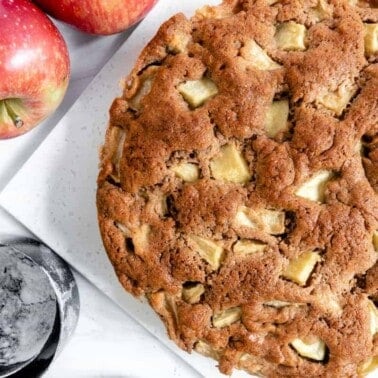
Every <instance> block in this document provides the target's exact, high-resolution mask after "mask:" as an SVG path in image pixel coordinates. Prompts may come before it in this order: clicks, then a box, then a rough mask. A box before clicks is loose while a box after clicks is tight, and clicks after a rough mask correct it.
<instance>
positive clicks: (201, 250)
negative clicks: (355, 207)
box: [190, 235, 224, 270]
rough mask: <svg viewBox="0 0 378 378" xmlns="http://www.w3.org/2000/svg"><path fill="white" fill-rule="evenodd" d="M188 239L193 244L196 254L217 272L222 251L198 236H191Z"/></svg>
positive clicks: (210, 241) (214, 244)
mask: <svg viewBox="0 0 378 378" xmlns="http://www.w3.org/2000/svg"><path fill="white" fill-rule="evenodd" d="M190 239H191V240H192V241H193V242H194V244H195V247H196V252H198V254H199V255H200V256H201V257H202V258H203V259H204V260H206V261H207V262H208V263H209V264H210V266H211V267H212V268H213V270H217V269H218V268H219V267H220V264H221V261H222V258H223V255H224V249H223V248H222V247H221V246H220V245H218V244H216V243H214V242H213V241H212V240H209V239H206V238H202V237H200V236H195V235H192V236H191V237H190Z"/></svg>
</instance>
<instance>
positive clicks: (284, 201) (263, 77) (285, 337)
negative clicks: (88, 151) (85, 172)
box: [97, 0, 378, 378]
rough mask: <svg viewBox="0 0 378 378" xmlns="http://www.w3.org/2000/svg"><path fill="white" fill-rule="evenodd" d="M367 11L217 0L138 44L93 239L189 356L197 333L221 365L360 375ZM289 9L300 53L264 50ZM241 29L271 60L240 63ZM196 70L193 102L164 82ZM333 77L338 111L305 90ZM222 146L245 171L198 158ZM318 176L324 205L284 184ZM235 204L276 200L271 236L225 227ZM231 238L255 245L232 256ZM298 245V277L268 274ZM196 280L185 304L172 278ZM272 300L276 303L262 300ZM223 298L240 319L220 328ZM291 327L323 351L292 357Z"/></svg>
mask: <svg viewBox="0 0 378 378" xmlns="http://www.w3.org/2000/svg"><path fill="white" fill-rule="evenodd" d="M377 7H378V4H377V2H376V1H349V2H348V1H344V0H328V1H326V0H319V1H318V0H303V1H300V0H296V1H289V0H281V1H276V2H275V1H268V0H225V2H224V3H223V4H222V5H220V6H218V7H213V8H211V7H208V8H204V9H202V10H201V11H199V12H198V13H197V14H196V15H195V16H194V17H193V18H192V19H190V20H188V19H186V18H185V17H184V16H183V15H182V14H178V15H176V16H174V17H173V18H171V19H170V20H169V21H167V22H166V23H165V24H163V25H162V27H161V28H160V30H159V32H158V33H157V35H156V37H155V38H154V39H153V40H152V41H151V42H150V43H149V44H148V46H147V47H146V48H145V49H144V51H143V52H142V54H141V56H140V57H139V60H138V61H137V63H136V65H135V68H134V70H133V71H132V73H131V74H130V75H129V77H128V78H127V79H126V81H125V89H124V93H123V95H122V96H121V97H120V98H118V99H116V100H115V101H114V103H113V105H112V107H111V110H110V124H109V127H108V131H107V137H106V142H105V145H104V147H103V149H102V152H101V170H100V174H99V179H98V192H97V206H98V218H99V224H100V229H101V234H102V238H103V241H104V245H105V248H106V251H107V253H108V255H109V258H110V260H111V261H112V263H113V265H114V269H115V271H116V273H117V275H118V277H119V280H120V282H121V283H122V285H123V286H124V287H125V289H126V290H127V291H129V292H131V293H132V294H133V295H136V296H141V295H145V296H146V297H147V298H148V299H149V301H150V304H151V305H152V307H153V308H154V309H155V311H156V312H157V313H158V314H159V316H160V317H161V318H162V320H163V321H164V322H165V324H166V326H167V329H168V333H169V336H170V337H171V338H172V339H173V340H174V341H175V342H176V343H177V344H178V345H179V346H180V347H181V348H183V349H185V350H187V351H189V352H191V351H192V350H193V349H194V348H196V345H198V344H197V343H198V342H202V343H206V345H207V346H208V347H209V348H210V350H211V352H209V353H208V354H210V355H212V357H214V358H217V359H218V360H219V368H220V370H221V371H222V372H223V373H226V374H229V373H231V372H232V370H233V368H242V369H245V370H247V371H248V372H250V373H252V374H253V373H254V374H258V375H262V376H266V377H291V378H292V377H298V378H299V377H340V378H345V377H358V376H362V375H363V368H362V365H363V364H364V363H365V362H366V361H368V360H369V358H371V357H373V356H378V334H377V333H376V334H375V335H374V334H372V331H371V314H370V313H369V305H368V301H369V300H371V301H378V283H377V280H378V265H377V257H378V253H377V251H376V250H375V248H374V245H373V233H374V232H375V231H376V230H377V229H378V196H377V191H378V61H377V58H378V55H377V54H376V53H375V54H370V55H369V56H367V55H366V53H365V51H364V24H363V23H378V8H377ZM319 9H320V10H319ZM319 15H320V16H319ZM289 21H294V22H296V23H298V24H302V25H304V26H305V27H306V29H307V34H306V40H305V43H306V46H305V49H304V50H303V49H302V50H295V51H294V50H284V49H280V48H279V47H278V46H277V43H276V39H275V33H276V26H277V25H278V24H282V23H285V22H289ZM252 40H254V41H255V42H256V43H257V44H258V46H260V47H261V48H262V49H263V50H264V51H265V52H266V53H267V54H268V55H269V57H270V58H271V59H272V60H273V61H274V62H276V63H277V64H278V65H276V67H275V68H274V69H269V70H262V69H258V68H256V67H254V66H253V65H250V64H249V63H248V61H247V60H246V59H245V57H243V53H242V49H243V47H244V46H246V45H247V44H248V43H249V42H250V41H252ZM204 76H205V77H207V78H209V79H211V81H212V82H214V83H215V85H216V87H217V90H218V93H217V94H216V95H215V96H213V97H211V98H209V99H207V101H205V102H204V104H203V105H201V106H198V107H196V108H195V109H193V107H190V106H189V105H188V103H187V102H186V101H185V99H184V98H183V96H182V95H181V94H180V92H179V90H178V86H179V85H180V84H181V83H184V82H186V81H190V80H192V81H194V80H200V79H201V78H202V77H204ZM146 83H147V84H146ZM343 85H347V86H348V85H349V86H350V87H353V93H352V95H351V96H349V97H350V100H349V101H348V100H347V103H346V105H345V107H344V109H342V111H341V112H340V114H335V113H337V112H333V111H332V110H330V109H328V108H327V107H325V106H322V105H321V104H320V102H321V101H320V100H319V99H320V98H321V96H322V95H324V93H329V92H332V91H337V90H338V88H340V87H342V86H343ZM140 88H144V89H142V90H141V89H140ZM282 99H284V100H288V101H289V118H288V124H287V128H286V129H285V130H284V131H281V132H279V133H277V135H275V136H274V137H268V136H267V133H266V131H265V128H264V122H265V117H266V113H267V111H268V109H269V106H270V104H271V103H272V101H273V100H282ZM227 144H232V145H233V146H235V148H236V149H237V150H238V151H239V152H240V154H241V156H242V157H243V159H244V162H245V164H246V166H247V168H248V171H249V172H250V179H248V180H246V181H247V182H233V181H227V180H226V181H222V180H219V179H215V178H214V176H213V174H212V170H211V161H212V159H213V158H214V157H215V156H218V155H219V153H220V151H221V147H222V146H224V145H227ZM180 163H191V164H192V165H195V166H196V167H198V172H199V177H198V180H192V181H190V182H188V181H187V182H185V181H184V180H183V179H182V178H181V177H179V176H178V175H176V174H175V173H174V171H173V170H172V167H174V166H177V164H180ZM323 170H325V171H329V172H332V177H331V178H330V179H329V181H328V182H327V183H326V188H325V192H324V200H323V201H320V202H317V201H311V200H309V199H306V198H303V197H300V196H298V195H296V192H297V190H298V188H299V187H300V186H301V185H302V184H303V183H304V182H306V181H307V180H308V179H309V178H311V177H312V176H313V174H315V173H316V172H319V171H323ZM243 206H244V207H247V208H250V209H271V210H278V211H281V212H284V214H285V225H284V227H285V230H284V231H283V232H271V233H269V232H267V231H266V230H261V229H258V228H257V229H256V228H250V227H245V226H237V225H236V224H235V221H234V220H235V217H236V216H237V212H238V209H240V208H241V207H243ZM193 235H195V236H196V237H201V238H205V239H206V240H211V241H213V242H215V243H217V245H219V246H221V247H222V248H223V249H222V255H221V259H220V266H219V268H218V266H216V265H215V266H214V265H212V264H211V263H209V261H207V260H206V258H204V255H201V254H200V253H198V250H197V249H196V246H195V243H194V242H193ZM245 239H248V240H253V241H258V242H259V243H260V246H261V245H264V246H265V247H263V248H264V250H263V252H257V253H252V254H247V255H244V256H243V255H241V254H240V253H239V254H238V253H236V252H235V250H234V246H235V243H236V242H237V241H238V240H245ZM304 251H316V252H317V253H318V254H319V255H320V258H321V261H320V262H319V263H317V264H316V265H315V268H314V270H313V271H312V273H311V276H310V278H309V279H308V281H307V282H306V284H305V285H299V284H297V283H295V282H293V281H291V280H289V279H286V278H285V277H283V272H284V271H285V269H286V268H287V266H288V262H289V261H292V260H293V259H296V258H297V257H298V256H299V255H301V254H302V253H303V252H304ZM199 284H201V285H202V286H198V287H199V288H200V289H201V291H200V293H199V297H198V298H197V300H193V302H195V303H189V302H188V301H187V300H185V299H184V297H183V295H182V293H183V290H186V289H187V288H190V287H193V285H199ZM274 300H279V301H282V302H286V303H290V304H291V305H285V306H282V307H274V306H269V305H266V304H267V303H269V302H271V301H274ZM235 307H239V308H240V309H241V315H240V316H239V317H237V318H236V320H234V321H232V324H228V325H226V326H224V327H218V328H217V327H216V326H215V325H214V314H217V313H219V312H220V311H223V310H226V309H232V308H235ZM296 338H300V339H302V340H308V342H311V340H314V338H317V339H321V340H322V341H323V342H324V343H325V345H326V356H325V358H324V359H323V360H322V361H314V360H311V359H308V358H305V357H302V356H301V355H300V354H299V353H298V352H297V351H296V350H295V349H294V348H293V347H291V346H290V343H291V342H292V341H293V340H294V339H296ZM246 355H248V358H245V356H246Z"/></svg>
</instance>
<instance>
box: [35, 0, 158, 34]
mask: <svg viewBox="0 0 378 378" xmlns="http://www.w3.org/2000/svg"><path fill="white" fill-rule="evenodd" d="M34 2H35V3H36V4H38V5H39V6H40V7H41V9H43V10H44V11H45V12H47V13H49V14H50V15H51V16H53V17H55V18H57V19H58V20H61V21H64V22H66V23H68V24H71V25H73V26H76V27H77V28H79V29H80V30H82V31H84V32H87V33H92V34H102V35H106V34H114V33H118V32H121V31H123V30H126V29H127V28H128V27H129V26H131V25H132V24H134V23H136V22H137V21H139V20H140V19H142V18H143V16H144V15H145V14H146V13H147V12H148V11H149V10H150V9H151V8H152V6H153V5H154V4H155V2H156V0H34Z"/></svg>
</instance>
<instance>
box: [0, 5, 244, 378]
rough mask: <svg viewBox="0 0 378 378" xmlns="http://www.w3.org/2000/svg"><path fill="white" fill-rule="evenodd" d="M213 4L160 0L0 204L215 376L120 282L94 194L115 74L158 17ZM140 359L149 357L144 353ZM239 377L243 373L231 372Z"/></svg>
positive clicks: (128, 65)
mask: <svg viewBox="0 0 378 378" xmlns="http://www.w3.org/2000/svg"><path fill="white" fill-rule="evenodd" d="M218 3H220V0H190V1H189V0H186V1H172V0H160V2H159V3H158V4H157V5H156V7H155V8H154V9H153V11H152V12H151V13H150V14H149V15H148V16H147V18H146V19H145V20H144V21H143V22H142V23H141V24H140V25H139V26H138V27H137V29H136V30H135V31H134V33H133V34H132V35H131V37H130V38H129V39H128V40H127V41H126V43H125V44H124V45H123V46H122V47H121V48H120V49H119V51H118V52H117V53H116V54H115V55H114V56H113V57H112V58H111V59H110V60H109V62H108V63H107V64H106V65H105V66H104V68H103V69H102V70H101V71H100V73H99V74H98V75H97V76H96V78H95V79H94V80H93V82H92V83H91V84H90V85H89V87H88V88H87V89H86V90H85V91H84V92H83V94H82V95H81V96H80V97H79V99H78V100H77V102H76V103H75V104H74V106H73V107H72V108H71V109H70V110H69V111H68V113H67V114H66V115H65V116H64V117H63V118H62V119H61V121H60V122H59V123H58V125H57V126H56V127H55V129H54V130H53V131H52V132H51V133H50V135H49V136H48V137H47V139H46V140H45V141H44V142H43V143H42V144H41V145H40V147H39V148H38V149H37V150H36V151H35V153H34V154H33V155H32V156H31V158H30V159H29V160H28V161H27V162H26V164H25V165H24V166H23V167H22V168H21V170H20V171H19V172H18V173H17V174H16V175H15V176H14V178H13V179H12V180H11V181H10V183H9V184H8V185H7V186H6V188H5V189H4V190H3V192H2V193H1V195H0V205H1V206H2V207H3V208H4V209H6V210H7V211H8V212H9V213H11V214H12V215H13V216H14V217H16V218H17V219H18V220H19V221H21V222H22V223H23V224H24V225H25V226H26V227H27V228H28V229H29V230H30V231H31V232H32V233H33V234H35V235H36V236H37V237H39V238H40V239H41V240H42V241H44V242H45V243H46V244H47V245H49V246H50V247H51V248H52V249H54V250H55V251H56V252H57V253H58V254H60V255H61V256H62V257H63V258H64V259H65V260H66V261H68V262H69V263H70V264H71V265H73V266H74V267H75V268H76V269H77V270H78V271H79V272H81V273H82V274H83V275H84V276H85V277H86V278H87V279H88V280H89V281H91V282H92V283H93V284H94V285H95V286H97V287H98V288H99V289H100V290H101V291H103V292H104V293H105V294H106V295H108V296H109V297H110V298H111V299H112V300H113V301H114V302H116V303H117V304H118V305H120V306H121V307H122V308H123V309H124V310H125V311H126V312H127V313H128V314H129V315H130V316H131V317H133V318H134V319H135V320H137V321H138V322H139V323H140V324H142V325H143V326H144V327H145V328H146V329H147V330H148V331H149V332H151V333H152V334H153V335H155V336H156V337H157V338H158V339H159V340H160V341H161V342H162V343H164V344H165V345H166V346H168V347H169V348H170V349H171V350H172V351H174V352H175V353H177V354H178V355H179V356H181V357H182V359H183V360H185V361H186V362H187V363H189V364H190V365H191V366H192V367H193V368H194V369H195V370H197V371H198V372H199V373H200V374H201V375H203V376H205V377H218V376H219V377H220V376H221V375H220V374H219V373H217V369H216V368H215V365H216V363H215V362H214V361H212V360H209V359H207V358H203V357H202V356H199V355H197V354H195V353H193V354H192V355H189V354H187V353H184V352H182V351H181V350H179V348H178V347H176V346H175V345H174V344H173V343H172V342H171V341H170V340H169V339H168V337H167V335H166V332H165V328H164V327H163V325H162V323H161V321H160V319H159V318H158V317H157V316H156V315H155V313H153V311H152V310H151V309H150V308H149V306H147V305H146V304H145V303H143V302H141V301H138V300H136V299H134V298H133V297H132V296H131V295H129V294H127V293H126V292H125V291H124V290H123V289H122V287H121V286H120V284H119V283H118V280H117V279H116V276H115V274H114V272H113V268H112V267H111V265H110V263H109V261H108V259H107V257H106V254H105V252H104V249H103V245H102V242H101V239H100V235H99V230H98V225H97V213H96V207H95V194H96V179H97V174H98V161H99V159H98V152H99V148H100V146H101V144H102V143H103V141H104V134H105V130H106V126H107V123H108V109H109V107H110V104H111V102H112V100H113V99H114V97H116V96H118V95H120V94H121V88H120V79H121V78H123V77H125V76H126V75H127V74H128V73H129V72H130V71H131V69H132V67H133V65H134V62H135V60H136V59H137V57H138V55H139V53H140V51H141V50H142V48H143V47H144V46H145V45H146V43H147V42H148V41H149V40H150V39H151V38H152V37H153V36H154V34H155V33H156V31H157V30H158V27H159V26H160V24H161V23H162V22H163V21H165V20H166V19H168V18H169V17H170V16H172V15H173V14H175V13H177V12H180V11H181V12H184V13H185V14H186V15H187V16H191V15H192V14H193V13H194V10H195V9H197V8H199V7H201V6H203V5H205V4H218ZM83 64H85V57H83ZM109 316H111V314H109ZM125 337H128V335H125ZM145 362H146V364H148V356H145ZM125 363H127V358H125ZM183 363H184V362H183ZM141 374H142V375H143V372H141ZM244 376H247V375H246V374H245V373H242V372H236V373H234V375H233V377H244Z"/></svg>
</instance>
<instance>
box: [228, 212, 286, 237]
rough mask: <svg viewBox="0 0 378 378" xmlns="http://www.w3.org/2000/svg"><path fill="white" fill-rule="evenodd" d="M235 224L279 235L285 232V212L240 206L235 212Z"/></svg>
mask: <svg viewBox="0 0 378 378" xmlns="http://www.w3.org/2000/svg"><path fill="white" fill-rule="evenodd" d="M235 225H236V226H239V227H240V226H241V227H249V228H253V229H257V230H261V231H264V232H266V233H267V234H270V235H280V234H283V233H284V232H285V212H284V211H280V210H269V209H251V208H249V207H246V206H241V207H239V209H238V211H237V213H236V217H235Z"/></svg>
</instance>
